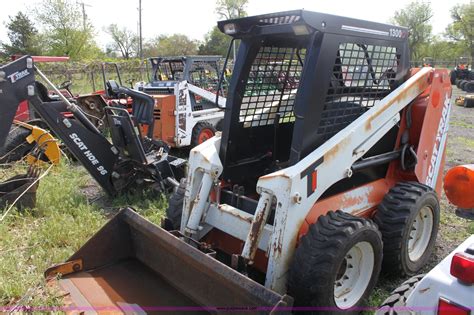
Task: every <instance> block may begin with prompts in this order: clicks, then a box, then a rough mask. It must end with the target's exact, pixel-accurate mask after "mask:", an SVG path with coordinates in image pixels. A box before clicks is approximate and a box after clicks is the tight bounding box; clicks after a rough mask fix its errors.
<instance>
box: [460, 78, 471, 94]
mask: <svg viewBox="0 0 474 315" xmlns="http://www.w3.org/2000/svg"><path fill="white" fill-rule="evenodd" d="M468 83H469V81H467V80H462V81H461V83H460V84H459V86H460V87H461V90H463V91H466V85H467V84H468Z"/></svg>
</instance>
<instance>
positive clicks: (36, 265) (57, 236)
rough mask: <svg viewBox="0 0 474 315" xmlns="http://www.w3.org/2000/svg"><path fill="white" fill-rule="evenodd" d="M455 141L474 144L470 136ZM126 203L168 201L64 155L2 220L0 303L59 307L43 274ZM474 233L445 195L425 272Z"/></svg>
mask: <svg viewBox="0 0 474 315" xmlns="http://www.w3.org/2000/svg"><path fill="white" fill-rule="evenodd" d="M454 140H455V141H456V142H457V143H458V144H464V145H466V146H471V145H472V146H474V141H473V140H470V139H468V138H463V137H457V138H455V139H454ZM26 168H27V166H26V165H25V164H22V163H17V164H15V165H14V166H13V167H12V168H8V169H0V180H5V179H6V178H8V177H11V176H13V175H14V174H16V173H22V172H25V171H26ZM128 205H129V206H131V207H133V208H134V209H136V210H137V211H138V212H139V213H140V214H142V215H144V216H145V217H146V218H148V219H149V220H150V221H152V222H154V223H155V224H160V222H161V219H162V217H163V216H164V209H165V208H166V206H167V202H166V200H165V199H164V198H163V197H161V196H158V197H157V196H156V195H151V194H150V193H144V194H141V195H133V196H122V197H119V198H116V199H114V200H109V199H108V198H107V197H106V196H104V195H103V192H102V191H101V190H100V189H98V188H97V186H96V184H95V183H94V182H93V180H92V179H91V177H90V176H89V175H88V174H87V173H86V171H85V170H84V169H83V168H82V167H81V166H79V165H74V164H71V163H70V162H69V161H67V160H65V159H64V160H63V161H62V163H61V164H60V165H59V166H57V167H54V168H52V169H51V172H50V173H49V174H48V175H47V176H46V177H44V178H43V179H42V181H41V183H40V186H39V190H38V194H37V206H36V207H35V209H32V210H29V211H25V212H18V211H13V212H11V213H10V214H9V215H8V216H7V218H6V220H5V221H4V222H0V305H9V306H12V305H17V304H21V305H28V306H33V307H34V306H42V307H47V306H58V305H61V304H62V301H61V298H60V297H59V296H60V294H59V293H58V292H55V291H53V289H52V288H51V287H49V286H46V285H45V281H44V278H43V272H44V271H45V270H46V269H47V268H48V267H50V266H51V265H53V264H55V263H60V262H63V261H65V260H66V259H67V258H68V257H69V256H70V255H71V254H73V253H74V252H75V251H76V250H78V249H79V248H80V246H82V245H83V244H84V243H85V241H86V240H87V239H89V238H90V237H91V236H92V235H93V234H94V233H95V232H97V231H98V230H99V229H100V227H101V226H102V225H103V224H105V223H106V222H107V220H108V219H109V218H110V217H111V216H112V215H113V214H114V213H116V212H117V211H118V209H120V208H122V207H125V206H128ZM0 213H1V210H0ZM473 233H474V223H473V222H469V221H467V220H464V219H461V218H458V217H457V216H456V215H455V214H454V207H453V206H451V205H449V204H448V202H447V201H446V199H444V198H443V199H442V201H441V223H440V233H439V236H438V241H437V243H438V248H437V253H436V256H437V257H436V258H434V259H433V260H432V261H431V263H430V264H429V265H427V266H426V268H425V270H424V271H427V270H429V269H430V268H431V267H433V266H434V265H435V264H436V263H437V261H439V259H441V258H442V257H444V256H446V255H447V253H449V251H451V250H452V249H453V248H454V247H455V246H456V245H458V244H459V243H461V242H462V241H463V240H464V239H465V238H466V237H467V236H469V235H470V234H473ZM404 280H405V279H402V278H400V279H390V278H385V277H384V276H383V275H381V277H380V280H379V282H378V284H377V287H376V288H375V290H374V291H373V292H372V294H371V296H370V297H369V301H368V304H369V306H371V307H376V306H378V305H380V304H381V303H382V302H383V301H384V300H385V299H386V298H387V297H388V296H389V294H390V292H391V291H392V290H393V289H395V288H396V287H397V286H398V285H399V284H400V283H402V282H403V281H404Z"/></svg>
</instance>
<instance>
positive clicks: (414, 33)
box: [391, 1, 433, 60]
mask: <svg viewBox="0 0 474 315" xmlns="http://www.w3.org/2000/svg"><path fill="white" fill-rule="evenodd" d="M432 17H433V12H432V10H431V5H430V3H429V2H418V1H414V2H411V3H409V4H408V5H407V6H406V7H405V8H404V9H401V10H399V11H396V12H395V15H394V17H393V18H392V21H391V22H392V23H394V24H396V25H399V26H404V27H407V28H408V31H409V37H408V44H409V46H410V50H411V57H412V59H413V60H419V59H420V58H422V57H423V56H422V55H421V49H422V47H423V46H425V45H426V44H428V43H429V41H430V39H431V30H432V27H431V25H430V23H429V21H430V19H431V18H432Z"/></svg>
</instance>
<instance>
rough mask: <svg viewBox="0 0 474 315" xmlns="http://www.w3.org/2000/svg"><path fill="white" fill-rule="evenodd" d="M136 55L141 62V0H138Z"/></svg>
mask: <svg viewBox="0 0 474 315" xmlns="http://www.w3.org/2000/svg"><path fill="white" fill-rule="evenodd" d="M138 37H139V39H138V55H139V56H140V60H143V36H142V0H138Z"/></svg>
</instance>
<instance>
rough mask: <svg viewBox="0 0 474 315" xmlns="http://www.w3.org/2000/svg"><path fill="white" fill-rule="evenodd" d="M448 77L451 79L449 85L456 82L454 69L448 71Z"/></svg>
mask: <svg viewBox="0 0 474 315" xmlns="http://www.w3.org/2000/svg"><path fill="white" fill-rule="evenodd" d="M449 78H450V79H451V85H454V84H456V78H457V73H456V70H452V71H451V72H450V73H449Z"/></svg>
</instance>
